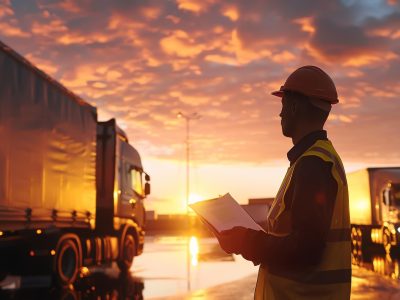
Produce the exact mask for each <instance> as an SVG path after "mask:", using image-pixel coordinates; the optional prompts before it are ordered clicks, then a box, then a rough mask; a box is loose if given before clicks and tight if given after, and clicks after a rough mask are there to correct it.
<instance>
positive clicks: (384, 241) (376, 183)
mask: <svg viewBox="0 0 400 300" xmlns="http://www.w3.org/2000/svg"><path fill="white" fill-rule="evenodd" d="M347 181H348V188H349V201H350V221H351V237H352V243H353V254H354V255H361V254H362V253H361V252H362V248H363V246H367V245H368V244H370V243H374V244H380V245H382V246H383V247H384V248H385V250H386V251H387V252H389V251H390V249H391V248H392V247H393V246H394V247H398V246H399V245H400V167H381V168H366V169H362V170H359V171H356V172H352V173H349V174H348V175H347Z"/></svg>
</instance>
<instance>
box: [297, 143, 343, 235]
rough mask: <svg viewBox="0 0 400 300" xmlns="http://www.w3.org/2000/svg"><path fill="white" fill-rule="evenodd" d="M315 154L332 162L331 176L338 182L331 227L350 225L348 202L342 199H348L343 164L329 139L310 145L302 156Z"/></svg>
mask: <svg viewBox="0 0 400 300" xmlns="http://www.w3.org/2000/svg"><path fill="white" fill-rule="evenodd" d="M311 155H315V156H318V157H320V158H321V159H323V160H324V161H329V162H332V163H333V166H334V167H333V168H332V176H333V177H334V179H335V180H336V182H337V184H338V191H337V195H336V201H335V207H334V209H333V214H332V221H331V228H347V227H350V219H349V217H348V216H349V208H348V204H346V203H344V199H348V191H347V181H346V175H345V173H344V168H343V165H342V163H341V161H340V159H339V158H338V155H337V153H336V151H335V149H334V148H333V146H332V145H331V143H330V142H329V141H318V142H317V143H315V144H314V145H313V146H311V147H310V148H309V149H308V150H307V151H306V152H305V153H304V154H303V156H311Z"/></svg>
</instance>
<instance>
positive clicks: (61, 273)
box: [54, 239, 79, 286]
mask: <svg viewBox="0 0 400 300" xmlns="http://www.w3.org/2000/svg"><path fill="white" fill-rule="evenodd" d="M78 272H79V251H78V247H77V246H76V244H75V243H74V241H73V240H71V239H66V240H64V241H62V242H61V244H60V246H59V247H58V251H57V253H56V257H55V274H54V277H55V278H54V279H55V281H56V283H58V284H59V285H61V286H67V285H70V284H72V283H74V281H75V279H76V277H77V276H78Z"/></svg>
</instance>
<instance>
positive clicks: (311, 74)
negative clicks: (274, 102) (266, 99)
mask: <svg viewBox="0 0 400 300" xmlns="http://www.w3.org/2000/svg"><path fill="white" fill-rule="evenodd" d="M285 91H292V92H297V93H300V94H303V95H306V96H309V97H310V98H309V99H310V102H311V103H312V104H313V105H315V106H318V107H320V108H321V109H324V110H330V107H331V104H336V103H338V102H339V99H338V94H337V91H336V87H335V84H334V83H333V80H332V79H331V78H330V77H329V75H328V74H326V73H325V72H324V71H323V70H321V69H320V68H318V67H316V66H304V67H301V68H298V69H297V70H296V71H294V72H293V73H292V74H290V75H289V77H288V78H287V79H286V82H285V84H284V85H283V86H281V88H280V89H279V90H278V91H274V92H272V93H271V94H272V95H274V96H277V97H283V93H284V92H285Z"/></svg>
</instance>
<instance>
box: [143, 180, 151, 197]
mask: <svg viewBox="0 0 400 300" xmlns="http://www.w3.org/2000/svg"><path fill="white" fill-rule="evenodd" d="M144 194H145V195H146V196H147V195H150V183H148V182H146V183H145V184H144Z"/></svg>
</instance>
